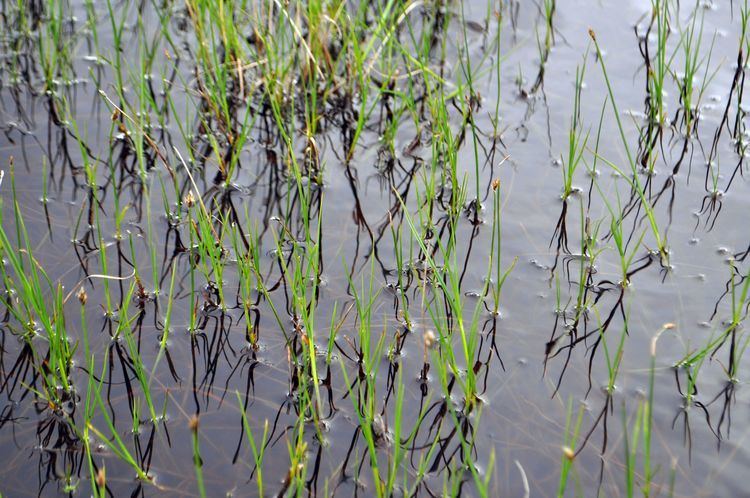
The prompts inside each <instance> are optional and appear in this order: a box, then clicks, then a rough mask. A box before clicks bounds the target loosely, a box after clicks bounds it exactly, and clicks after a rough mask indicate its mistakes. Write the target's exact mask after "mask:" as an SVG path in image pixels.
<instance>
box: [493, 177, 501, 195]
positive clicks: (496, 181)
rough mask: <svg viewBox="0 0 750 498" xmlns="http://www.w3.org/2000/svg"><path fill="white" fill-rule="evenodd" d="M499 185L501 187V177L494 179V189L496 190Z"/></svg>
mask: <svg viewBox="0 0 750 498" xmlns="http://www.w3.org/2000/svg"><path fill="white" fill-rule="evenodd" d="M499 187H500V179H499V178H495V179H494V180H492V191H493V192H494V191H495V190H497V189H498V188H499Z"/></svg>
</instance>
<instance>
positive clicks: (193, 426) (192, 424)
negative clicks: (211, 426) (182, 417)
mask: <svg viewBox="0 0 750 498" xmlns="http://www.w3.org/2000/svg"><path fill="white" fill-rule="evenodd" d="M199 425H200V418H199V417H198V415H192V416H191V417H190V419H189V420H188V428H189V429H190V430H191V431H192V432H198V426H199Z"/></svg>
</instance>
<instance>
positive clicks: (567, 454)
mask: <svg viewBox="0 0 750 498" xmlns="http://www.w3.org/2000/svg"><path fill="white" fill-rule="evenodd" d="M562 452H563V455H565V458H567V459H568V460H570V461H573V459H574V458H575V457H576V452H575V451H573V449H572V448H570V446H563V447H562Z"/></svg>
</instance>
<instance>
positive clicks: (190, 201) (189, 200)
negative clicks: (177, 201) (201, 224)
mask: <svg viewBox="0 0 750 498" xmlns="http://www.w3.org/2000/svg"><path fill="white" fill-rule="evenodd" d="M182 202H184V203H185V205H186V206H187V207H188V209H189V208H191V207H193V206H194V205H195V196H194V195H193V191H192V190H188V193H187V194H185V198H184V199H183V200H182Z"/></svg>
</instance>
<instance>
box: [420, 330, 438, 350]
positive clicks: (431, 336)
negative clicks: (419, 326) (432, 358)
mask: <svg viewBox="0 0 750 498" xmlns="http://www.w3.org/2000/svg"><path fill="white" fill-rule="evenodd" d="M423 340H424V347H425V348H426V349H430V348H431V347H432V346H433V345H434V344H435V332H433V331H432V330H426V331H425V333H424V338H423Z"/></svg>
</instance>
